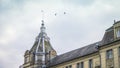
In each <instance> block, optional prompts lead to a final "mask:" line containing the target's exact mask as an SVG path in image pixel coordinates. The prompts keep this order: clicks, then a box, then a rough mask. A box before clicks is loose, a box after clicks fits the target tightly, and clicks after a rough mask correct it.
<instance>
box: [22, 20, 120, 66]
mask: <svg viewBox="0 0 120 68" xmlns="http://www.w3.org/2000/svg"><path fill="white" fill-rule="evenodd" d="M43 28H44V29H43ZM44 30H45V27H44V25H43V24H42V27H41V32H40V34H39V35H38V36H37V38H36V41H35V43H34V45H33V47H32V48H31V49H30V50H27V51H26V52H25V55H24V59H25V61H24V64H23V65H22V66H21V68H41V67H42V65H43V61H42V58H43V57H42V56H43V55H41V54H37V53H39V52H43V49H42V44H43V43H44V44H45V49H46V50H45V52H46V54H45V65H46V67H47V68H120V21H116V22H114V24H113V25H112V26H111V27H110V28H108V29H107V30H106V31H105V34H104V36H103V38H102V40H100V41H98V42H95V43H93V44H90V45H87V46H85V47H82V48H78V49H76V50H73V51H70V52H67V53H64V54H61V55H57V53H56V51H55V50H54V49H53V48H52V46H51V44H50V41H49V38H48V36H47V34H46V32H45V31H44ZM42 33H43V34H44V35H45V41H44V42H39V41H42V39H40V38H41V37H42V35H41V34H42ZM38 39H40V40H38ZM38 44H39V45H38Z"/></svg>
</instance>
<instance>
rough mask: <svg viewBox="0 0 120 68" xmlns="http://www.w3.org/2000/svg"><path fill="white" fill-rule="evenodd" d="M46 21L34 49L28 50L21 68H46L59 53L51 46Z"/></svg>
mask: <svg viewBox="0 0 120 68" xmlns="http://www.w3.org/2000/svg"><path fill="white" fill-rule="evenodd" d="M45 29H46V28H45V26H44V21H43V20H42V24H41V28H40V30H41V31H40V33H39V35H38V36H37V37H36V39H35V42H34V45H33V47H32V48H31V49H30V50H26V52H25V54H24V64H23V65H22V66H20V68H45V67H46V66H47V65H48V63H49V62H50V61H51V59H53V58H54V57H55V56H56V55H57V53H56V51H55V50H54V49H53V47H52V46H51V44H50V38H49V37H48V36H47V33H46V32H45Z"/></svg>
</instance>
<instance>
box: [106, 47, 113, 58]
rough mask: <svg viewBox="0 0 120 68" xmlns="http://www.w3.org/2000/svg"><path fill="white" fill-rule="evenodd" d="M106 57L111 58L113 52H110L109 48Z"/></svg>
mask: <svg viewBox="0 0 120 68" xmlns="http://www.w3.org/2000/svg"><path fill="white" fill-rule="evenodd" d="M106 57H107V59H111V58H113V52H112V49H110V50H107V56H106Z"/></svg>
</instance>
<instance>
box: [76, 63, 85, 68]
mask: <svg viewBox="0 0 120 68" xmlns="http://www.w3.org/2000/svg"><path fill="white" fill-rule="evenodd" d="M76 68H84V63H83V62H80V63H77V67H76Z"/></svg>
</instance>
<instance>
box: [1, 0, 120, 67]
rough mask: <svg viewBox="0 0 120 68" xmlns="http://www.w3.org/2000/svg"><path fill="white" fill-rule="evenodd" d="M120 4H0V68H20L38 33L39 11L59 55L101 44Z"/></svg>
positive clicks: (85, 0) (45, 0)
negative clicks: (95, 43)
mask: <svg viewBox="0 0 120 68" xmlns="http://www.w3.org/2000/svg"><path fill="white" fill-rule="evenodd" d="M119 4H120V0H0V68H18V67H19V66H20V65H21V64H23V61H24V60H23V56H24V52H25V51H26V50H29V49H30V48H31V47H32V46H33V43H34V41H35V38H36V36H37V35H38V34H39V32H40V26H41V19H42V13H41V10H44V20H45V26H46V32H47V34H48V36H49V37H50V42H51V44H52V46H53V47H54V49H55V50H56V51H57V53H58V54H62V53H65V52H68V51H71V50H74V49H77V48H80V47H83V46H86V45H89V44H91V43H94V42H97V41H100V40H101V39H102V38H103V35H104V32H105V30H106V29H107V28H109V27H110V26H112V25H113V23H114V22H113V20H114V19H115V20H117V21H118V20H120V7H119ZM64 12H66V14H64ZM55 13H57V15H56V16H55V15H54V14H55Z"/></svg>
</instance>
